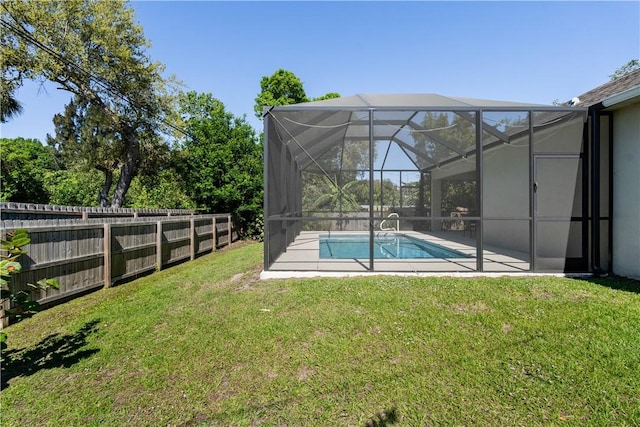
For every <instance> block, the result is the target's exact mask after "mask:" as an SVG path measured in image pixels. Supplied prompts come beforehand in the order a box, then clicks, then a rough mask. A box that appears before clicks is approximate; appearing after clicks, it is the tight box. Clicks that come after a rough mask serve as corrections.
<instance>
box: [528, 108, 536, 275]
mask: <svg viewBox="0 0 640 427" xmlns="http://www.w3.org/2000/svg"><path fill="white" fill-rule="evenodd" d="M533 114H534V113H533V111H531V110H529V270H531V271H536V256H535V254H536V222H535V216H536V215H535V212H536V206H535V203H536V194H535V193H536V182H535V179H536V175H535V162H534V159H535V158H534V155H533Z"/></svg>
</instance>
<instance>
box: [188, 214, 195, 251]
mask: <svg viewBox="0 0 640 427" xmlns="http://www.w3.org/2000/svg"><path fill="white" fill-rule="evenodd" d="M189 247H190V249H191V254H190V258H191V261H193V260H194V259H196V223H195V220H194V219H193V217H191V219H190V220H189Z"/></svg>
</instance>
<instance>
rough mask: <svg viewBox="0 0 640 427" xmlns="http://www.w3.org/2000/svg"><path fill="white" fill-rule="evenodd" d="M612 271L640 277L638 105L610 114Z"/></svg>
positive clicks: (639, 141) (639, 121)
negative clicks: (611, 124)
mask: <svg viewBox="0 0 640 427" xmlns="http://www.w3.org/2000/svg"><path fill="white" fill-rule="evenodd" d="M613 126H614V128H613V272H614V273H616V274H619V275H621V276H626V277H632V278H635V279H640V104H638V103H637V104H634V105H631V106H629V107H625V108H622V109H620V110H617V111H615V112H614V115H613Z"/></svg>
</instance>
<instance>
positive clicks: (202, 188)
mask: <svg viewBox="0 0 640 427" xmlns="http://www.w3.org/2000/svg"><path fill="white" fill-rule="evenodd" d="M179 111H180V114H181V119H182V121H183V123H184V127H185V128H186V129H187V133H188V136H187V138H186V139H185V141H184V144H183V149H182V151H181V153H180V157H181V159H180V162H179V171H180V174H181V176H182V177H183V179H184V180H185V182H188V183H189V185H188V187H187V190H186V191H187V194H188V195H189V197H190V198H191V200H193V201H194V202H195V203H196V204H197V206H198V207H199V208H200V209H203V210H205V211H207V212H231V213H232V214H233V216H234V217H235V220H236V221H237V224H239V225H240V228H241V232H242V233H243V234H244V235H246V236H256V235H257V234H259V233H260V232H261V231H262V230H261V223H260V218H261V214H262V207H263V202H262V200H263V178H262V177H263V163H262V145H261V144H258V143H257V138H256V135H255V131H254V130H253V128H252V127H251V126H250V125H249V124H248V123H247V121H246V119H245V118H244V117H242V118H238V117H234V116H233V115H232V114H231V113H229V112H227V111H226V110H225V107H224V104H223V103H222V102H221V101H219V100H218V99H215V98H214V97H213V95H211V94H210V93H203V94H198V93H196V92H189V93H186V94H185V95H184V96H183V97H182V99H181V101H180V109H179Z"/></svg>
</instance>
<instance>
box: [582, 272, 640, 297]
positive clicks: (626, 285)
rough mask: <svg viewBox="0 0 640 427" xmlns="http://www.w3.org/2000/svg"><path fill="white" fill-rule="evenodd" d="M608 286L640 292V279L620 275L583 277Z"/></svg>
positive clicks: (588, 280)
mask: <svg viewBox="0 0 640 427" xmlns="http://www.w3.org/2000/svg"><path fill="white" fill-rule="evenodd" d="M582 280H585V281H587V282H591V283H595V284H597V285H600V286H606V287H607V288H611V289H617V290H619V291H626V292H633V293H636V294H640V281H638V280H634V279H629V278H626V277H620V276H607V277H589V278H585V279H582Z"/></svg>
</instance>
